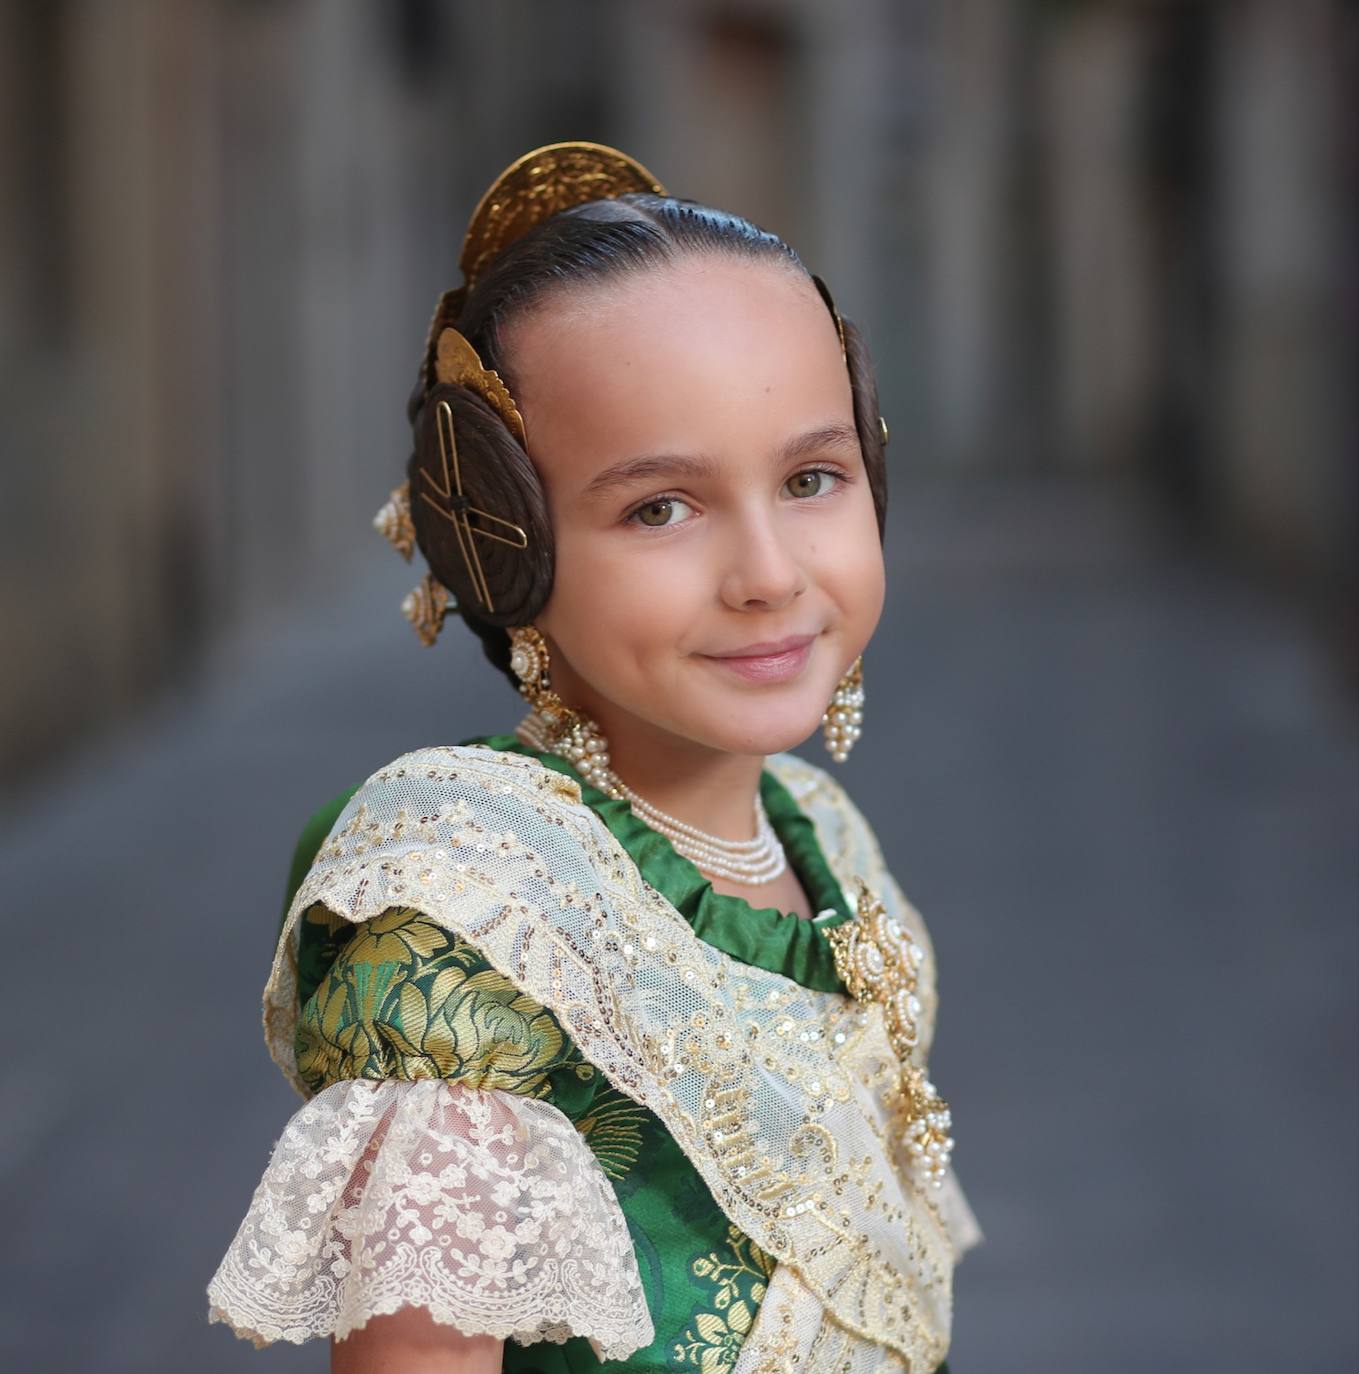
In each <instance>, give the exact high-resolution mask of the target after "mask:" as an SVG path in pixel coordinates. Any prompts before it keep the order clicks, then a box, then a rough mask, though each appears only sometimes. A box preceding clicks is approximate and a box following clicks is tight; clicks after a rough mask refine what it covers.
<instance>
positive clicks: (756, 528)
mask: <svg viewBox="0 0 1359 1374" xmlns="http://www.w3.org/2000/svg"><path fill="white" fill-rule="evenodd" d="M796 554H797V551H796V550H795V549H793V548H791V547H790V546H789V542H788V531H787V530H785V529H783V528H781V526H780V522H779V521H778V519H777V518H776V517H775V516H774V515H772V514H764V515H761V516H759V517H755V518H752V519H743V520H739V521H734V522H733V523H732V527H731V529H730V531H729V532H728V536H727V548H726V565H725V571H724V573H723V576H722V585H721V594H722V600H723V601H724V602H725V603H726V604H727V605H728V606H731V607H732V608H733V609H734V610H741V611H748V610H760V609H762V608H763V609H766V610H776V609H777V608H778V607H780V606H784V605H786V604H787V603H788V602H789V601H791V600H792V599H793V598H794V597H795V596H800V595H801V594H802V592H803V591H804V590H805V589H806V586H807V579H806V577H805V575H804V573H803V571H802V564H801V561H800V560H799V559H798V557H797V556H796Z"/></svg>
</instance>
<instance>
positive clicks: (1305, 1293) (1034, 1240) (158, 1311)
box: [0, 480, 1359, 1374]
mask: <svg viewBox="0 0 1359 1374" xmlns="http://www.w3.org/2000/svg"><path fill="white" fill-rule="evenodd" d="M893 502H894V512H893V520H892V527H891V531H890V540H889V563H890V571H891V592H890V594H889V603H888V610H887V614H886V616H885V619H884V623H883V626H882V628H881V630H880V632H879V635H878V637H877V638H876V639H875V641H874V644H873V645H872V646H871V648H870V650H869V652H868V654H867V655H866V656H865V685H866V689H867V694H868V701H867V709H866V722H865V728H866V734H865V737H864V741H863V742H862V743H861V744H860V746H859V747H858V749H857V751H856V753H855V755H854V756H853V757H852V758H851V760H850V762H849V763H848V764H847V765H846V766H845V767H844V769H843V770H842V774H841V775H842V776H843V777H844V779H845V781H846V783H847V785H848V786H849V788H850V790H851V792H852V793H853V795H854V796H855V797H856V799H857V800H858V801H859V803H860V805H861V806H862V807H863V809H864V810H865V811H866V812H867V814H868V815H869V817H870V819H871V820H872V821H873V822H874V824H875V825H876V827H877V829H878V834H879V837H880V839H881V841H882V843H883V847H884V849H885V851H886V852H887V854H888V857H889V860H890V862H891V864H892V867H893V870H894V871H895V873H896V875H897V877H898V879H899V880H900V882H901V883H902V885H903V887H904V888H905V890H906V892H907V893H908V895H909V896H910V897H911V898H912V900H913V901H914V902H915V904H916V905H917V906H918V907H919V908H920V909H921V911H922V912H923V914H924V916H925V918H926V920H927V922H928V924H929V927H930V931H931V934H932V936H933V938H934V942H935V945H936V948H937V952H938V956H939V964H940V986H941V994H942V996H941V1010H940V1024H939V1031H938V1038H937V1041H936V1049H935V1055H934V1061H933V1066H932V1072H933V1076H934V1078H935V1081H936V1082H937V1083H938V1084H939V1086H940V1089H941V1091H942V1092H943V1093H944V1095H945V1096H946V1097H947V1098H948V1099H949V1101H950V1103H951V1104H952V1106H953V1110H954V1117H955V1120H956V1122H957V1128H956V1136H957V1140H958V1148H957V1152H956V1155H955V1163H956V1165H957V1167H958V1170H959V1174H960V1177H961V1179H962V1181H963V1183H964V1185H965V1187H966V1188H967V1190H968V1194H969V1196H970V1198H971V1200H972V1203H973V1206H974V1208H975V1210H976V1212H977V1214H978V1218H979V1220H980V1222H981V1224H982V1227H983V1229H984V1230H985V1232H986V1237H987V1239H986V1243H985V1244H984V1245H983V1246H982V1247H981V1248H980V1249H979V1250H976V1251H974V1252H973V1253H972V1254H971V1255H970V1256H969V1257H968V1258H967V1259H966V1260H965V1262H964V1263H963V1265H962V1266H961V1267H960V1269H959V1270H958V1273H957V1277H956V1282H955V1305H956V1317H955V1339H954V1349H953V1354H952V1356H951V1359H950V1364H951V1367H952V1369H953V1370H954V1374H1000V1372H1001V1371H1009V1370H1017V1371H1029V1370H1033V1371H1039V1370H1053V1369H1059V1368H1060V1369H1063V1370H1072V1371H1080V1374H1086V1372H1087V1371H1089V1372H1091V1374H1105V1372H1106V1371H1107V1374H1134V1371H1136V1374H1146V1371H1151V1370H1155V1371H1157V1374H1173V1372H1175V1371H1191V1370H1192V1371H1194V1374H1213V1372H1214V1371H1222V1374H1228V1371H1230V1374H1256V1372H1257V1371H1258V1374H1303V1372H1304V1371H1336V1374H1339V1372H1340V1371H1346V1372H1347V1374H1348V1372H1350V1371H1353V1370H1354V1368H1355V1367H1356V1361H1359V1333H1357V1332H1356V1293H1359V1239H1357V1237H1359V1200H1357V1197H1356V1194H1357V1192H1359V1177H1357V1171H1356V1160H1357V1159H1359V1099H1357V1095H1356V1061H1357V1059H1359V1045H1357V1041H1359V1036H1357V1035H1356V1027H1357V1025H1359V1016H1357V1014H1356V986H1357V984H1359V953H1357V950H1356V924H1357V922H1359V853H1357V851H1356V836H1359V733H1357V732H1356V722H1355V711H1354V703H1353V700H1352V699H1351V698H1349V697H1347V696H1346V694H1345V689H1344V688H1343V687H1342V685H1341V684H1340V682H1339V681H1338V680H1337V676H1336V675H1335V674H1334V673H1333V671H1332V670H1331V667H1330V665H1329V664H1328V662H1327V660H1326V658H1325V655H1324V653H1323V651H1322V649H1321V647H1320V645H1319V644H1318V642H1317V641H1316V639H1315V638H1314V637H1313V635H1312V634H1311V632H1310V631H1309V629H1308V627H1307V625H1306V624H1305V622H1304V621H1303V619H1302V618H1301V617H1300V616H1299V614H1298V613H1297V611H1296V610H1295V609H1294V608H1292V607H1291V606H1290V605H1289V604H1288V603H1287V601H1285V600H1284V599H1282V598H1281V597H1279V596H1277V595H1276V594H1273V593H1270V592H1268V591H1266V590H1262V589H1261V588H1260V587H1258V586H1252V585H1250V584H1249V583H1247V582H1245V581H1243V580H1242V579H1240V578H1239V577H1236V576H1234V575H1232V574H1231V573H1229V572H1228V571H1226V570H1225V569H1224V568H1223V567H1221V566H1220V565H1219V564H1217V563H1215V562H1214V561H1213V560H1211V559H1210V558H1208V557H1207V556H1206V555H1205V554H1203V553H1202V552H1199V551H1196V550H1195V549H1193V548H1192V547H1186V546H1183V545H1182V544H1181V543H1180V542H1179V541H1178V540H1177V538H1176V537H1175V536H1174V534H1173V532H1172V531H1171V529H1170V528H1169V527H1168V526H1166V525H1164V524H1163V523H1162V522H1161V521H1160V520H1159V519H1158V518H1157V516H1156V514H1155V511H1154V508H1152V507H1151V506H1150V505H1148V504H1147V503H1146V502H1145V501H1143V500H1142V499H1140V498H1139V497H1138V496H1137V495H1136V493H1134V492H1128V491H1123V490H1120V489H1118V488H1101V487H1085V488H1082V487H1076V486H1071V485H1064V484H1062V483H1055V482H1052V481H1045V482H1043V483H1039V484H1032V483H1024V482H1013V481H1012V482H1008V483H997V482H993V481H982V480H974V481H967V482H961V483H945V482H937V483H923V482H922V483H917V484H916V485H914V486H910V485H907V486H902V487H900V488H899V489H898V490H897V491H895V492H894V494H893ZM366 538H368V535H367V532H366V531H358V532H356V534H355V540H356V543H357V544H359V545H363V544H364V541H365V539H366ZM375 542H376V541H375ZM346 563H347V565H348V573H347V574H346V575H345V576H344V577H343V578H342V579H341V580H339V581H337V582H336V583H335V584H334V585H333V586H332V587H331V588H330V589H329V591H328V592H326V593H325V594H324V595H315V596H313V597H311V598H310V599H309V600H308V601H306V602H305V603H302V604H295V605H292V606H287V605H281V606H280V608H279V610H278V613H277V616H276V619H275V620H274V622H273V623H272V624H270V625H268V626H264V627H261V628H259V629H258V630H257V631H256V632H255V633H254V634H252V635H251V636H250V637H248V638H237V639H235V640H233V641H231V642H230V643H228V644H226V645H224V646H223V647H222V648H221V649H220V650H219V651H218V653H217V654H216V656H215V657H214V659H213V661H212V662H211V664H210V665H208V668H207V670H206V671H204V672H202V673H200V674H199V675H198V676H197V677H196V678H195V680H194V681H193V682H192V683H188V684H185V685H183V686H182V687H181V688H180V689H178V691H177V692H176V693H175V694H174V695H173V696H172V697H170V698H167V699H166V700H165V701H164V702H163V703H162V704H161V706H160V707H159V708H158V709H156V710H155V711H153V712H150V713H148V714H147V715H146V716H145V717H144V718H142V719H141V720H139V721H138V722H137V723H136V724H135V725H134V726H131V727H129V728H128V729H127V730H125V731H124V732H122V733H121V734H119V735H118V736H117V738H115V739H112V740H107V741H104V742H102V743H100V744H97V745H87V746H84V747H82V748H80V749H78V750H77V751H75V752H74V753H73V755H72V756H71V757H70V758H69V759H68V760H67V761H66V762H65V763H63V764H62V766H61V767H59V768H58V769H56V770H54V771H53V773H52V775H51V776H50V777H49V778H48V779H47V781H46V782H45V784H44V785H43V786H42V787H41V788H40V789H38V788H29V789H28V790H26V791H25V792H24V793H23V794H22V795H21V796H18V797H11V798H9V799H8V805H7V807H6V811H5V825H4V830H3V832H2V833H0V891H3V893H4V903H5V906H4V910H5V940H6V948H7V959H6V963H5V974H6V986H7V1006H8V1023H9V1031H10V1043H11V1044H12V1045H13V1046H14V1047H15V1048H16V1051H17V1052H16V1053H15V1054H14V1055H6V1056H5V1062H4V1066H3V1068H2V1069H0V1075H3V1078H2V1079H0V1083H2V1084H3V1102H4V1113H3V1121H4V1126H3V1135H2V1136H0V1176H2V1177H3V1186H4V1197H5V1208H4V1216H5V1220H6V1222H7V1227H6V1230H7V1235H6V1238H5V1243H4V1246H3V1255H4V1258H3V1261H2V1263H3V1266H4V1268H3V1272H2V1273H0V1365H2V1366H3V1367H4V1368H5V1369H13V1370H54V1371H67V1370H80V1371H83V1370H92V1371H93V1370H98V1371H109V1372H110V1374H122V1371H161V1370H165V1371H171V1370H190V1369H191V1370H194V1371H204V1372H205V1374H206V1372H207V1371H232V1370H250V1369H254V1370H265V1369H273V1370H285V1369H288V1370H316V1371H320V1370H324V1369H326V1368H327V1358H326V1351H325V1348H324V1346H323V1345H321V1344H319V1343H316V1344H313V1345H311V1346H304V1347H301V1348H291V1347H289V1348H279V1347H275V1348H271V1349H269V1350H266V1351H263V1352H255V1351H254V1350H252V1349H251V1348H250V1347H249V1346H248V1345H247V1344H245V1343H244V1342H241V1341H237V1340H235V1339H234V1338H233V1337H232V1336H231V1335H230V1333H229V1332H228V1331H227V1330H226V1329H225V1328H224V1327H221V1326H212V1327H209V1326H208V1325H207V1324H206V1320H205V1317H206V1302H205V1298H204V1292H203V1290H204V1286H205V1285H206V1283H207V1281H208V1278H209V1277H210V1275H211V1273H212V1271H213V1269H214V1267H215V1266H216V1263H217V1260H218V1258H219V1257H220V1255H221V1252H222V1251H223V1249H224V1248H225V1246H226V1244H227V1243H228V1241H229V1240H230V1238H231V1235H232V1234H233V1232H234V1229H235V1227H236V1225H237V1223H238V1221H239V1219H240V1217H241V1215H242V1214H243V1212H244V1210H245V1208H246V1206H247V1204H248V1202H249V1198H250V1193H251V1190H252V1189H253V1187H254V1184H255V1182H256V1181H257V1179H258V1177H259V1174H260V1172H261V1170H262V1169H263V1167H264V1165H265V1162H266V1160H267V1158H268V1154H269V1150H270V1148H271V1146H272V1144H273V1141H274V1140H275V1139H276V1138H277V1136H278V1134H279V1132H280V1131H281V1129H282V1126H283V1123H284V1122H285V1121H286V1120H287V1118H288V1116H289V1114H290V1113H291V1112H292V1111H293V1110H294V1109H295V1108H296V1106H297V1104H298V1099H297V1098H296V1097H295V1096H294V1095H293V1093H292V1091H291V1089H289V1088H288V1087H287V1086H286V1085H285V1084H284V1082H283V1080H282V1078H281V1077H280V1075H279V1074H278V1072H277V1070H276V1069H275V1068H274V1067H273V1065H272V1064H271V1063H270V1061H269V1059H268V1057H267V1055H266V1053H265V1050H264V1046H263V1041H262V1039H261V1035H260V1029H259V995H260V990H261V987H262V984H263V980H264V976H265V973H266V970H267V966H268V962H269V957H270V953H271V944H272V938H273V934H274V928H275V923H276V920H277V917H278V908H279V903H280V899H281V896H282V887H283V881H284V875H285V872H286V867H287V860H288V854H289V851H290V849H291V846H292V844H293V841H294V839H295V837H296V834H297V831H298V829H299V827H300V825H301V824H302V822H303V821H304V819H305V818H306V816H307V815H308V814H309V813H310V811H311V810H312V809H313V808H314V807H316V806H317V805H318V804H319V803H321V802H322V801H323V800H325V799H327V798H329V797H331V796H332V795H334V794H335V793H336V792H338V791H340V790H341V789H342V788H344V787H346V786H350V785H353V784H355V783H357V782H359V781H360V780H361V779H362V778H363V777H365V776H367V774H368V773H370V772H371V771H373V770H374V769H375V768H377V767H379V766H380V765H382V764H383V763H385V762H387V761H388V760H389V759H391V758H392V757H394V756H395V755H397V754H399V753H401V752H403V751H405V750H407V749H411V748H415V747H418V746H421V745H427V744H436V743H450V742H456V741H457V740H458V739H461V738H463V737H465V736H468V735H472V734H478V733H484V732H487V731H492V730H499V729H508V728H510V727H511V726H512V725H513V723H514V721H515V719H517V715H518V710H517V706H518V701H517V698H516V697H515V696H514V695H513V693H512V692H511V691H510V690H509V688H508V687H507V686H505V685H503V684H500V683H498V681H497V679H496V678H495V677H494V675H493V674H492V672H491V671H490V669H489V668H488V667H487V666H486V665H485V664H484V663H483V662H482V660H481V658H480V654H479V650H477V649H475V647H474V645H473V643H472V642H471V639H470V636H463V637H461V638H459V637H458V636H456V635H453V636H449V637H447V640H446V642H444V643H441V644H440V645H438V646H437V647H436V649H434V650H423V649H421V648H420V647H419V646H418V644H417V643H416V641H415V639H414V636H413V635H411V633H410V631H409V629H408V628H407V627H406V625H405V623H404V621H402V619H401V617H400V615H399V613H398V611H397V602H398V601H399V599H400V597H401V595H402V594H404V592H405V590H406V589H407V587H408V586H409V585H410V583H411V582H412V581H413V577H412V576H411V574H410V570H409V569H408V568H406V567H405V566H404V565H402V564H401V563H400V560H398V559H396V558H395V557H394V556H391V555H389V554H386V553H385V551H384V550H382V549H381V548H380V547H374V548H372V549H371V550H368V549H366V548H365V549H363V550H362V551H358V552H355V551H351V550H348V549H343V548H337V550H336V564H337V566H341V565H345V564H346ZM95 689H97V688H96V687H95V686H94V685H92V690H95ZM805 751H806V752H807V754H808V756H809V757H811V758H812V759H814V760H816V761H818V762H826V756H825V755H824V753H823V752H822V751H821V749H820V747H819V742H817V741H812V742H810V743H809V744H808V745H807V746H806V747H805Z"/></svg>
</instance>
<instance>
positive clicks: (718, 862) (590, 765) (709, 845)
mask: <svg viewBox="0 0 1359 1374" xmlns="http://www.w3.org/2000/svg"><path fill="white" fill-rule="evenodd" d="M515 736H516V738H517V739H519V740H520V742H521V743H524V744H527V745H528V746H529V747H530V748H531V749H538V750H540V751H542V752H544V753H550V754H556V755H557V756H558V757H559V758H564V759H565V760H566V761H567V762H568V763H570V764H572V765H573V766H574V767H575V768H576V770H577V771H578V772H579V773H580V774H581V776H582V777H584V778H585V779H586V781H587V782H589V783H592V784H593V785H594V786H595V787H598V788H599V789H600V791H602V792H607V793H608V794H609V795H610V796H611V797H624V798H626V799H627V801H628V803H629V804H630V805H631V807H632V810H633V813H634V814H635V815H636V816H637V817H638V818H639V819H640V820H642V821H643V822H644V823H645V824H647V825H649V826H650V827H651V828H652V829H653V830H657V831H659V832H660V833H661V834H662V835H664V836H665V837H666V839H668V840H669V841H670V843H671V844H672V845H673V846H674V848H675V852H676V853H678V854H682V855H684V857H685V858H686V859H688V860H689V862H690V863H692V864H693V865H694V867H695V868H697V869H698V870H699V872H700V873H703V874H704V875H705V876H707V877H709V878H728V879H730V880H731V881H732V882H736V883H748V884H750V885H751V886H754V887H759V886H761V885H762V884H764V883H772V882H773V881H774V879H775V878H777V877H778V876H779V875H780V874H781V873H783V872H784V870H785V869H786V868H787V867H788V859H787V856H786V855H785V854H784V852H783V844H782V842H781V841H780V840H779V837H778V835H777V833H776V832H775V830H774V827H773V825H771V824H770V821H769V816H768V814H767V813H766V811H765V809H764V799H763V798H762V797H761V796H760V794H759V793H758V792H757V793H756V794H755V838H754V839H753V840H726V839H723V838H722V836H720V835H712V834H709V833H708V831H706V830H700V829H699V828H698V827H697V826H693V825H689V824H687V823H686V822H685V821H682V820H680V819H679V818H678V817H677V816H672V815H670V814H669V813H668V812H665V811H662V810H661V809H660V808H659V807H656V806H653V805H652V804H651V803H650V802H649V801H647V800H646V798H645V797H642V796H639V795H638V794H637V793H636V792H634V791H633V790H632V788H631V787H629V786H628V785H627V783H625V782H624V781H623V780H622V778H620V777H619V776H618V774H617V773H615V772H614V771H613V769H612V768H611V767H610V766H609V754H608V747H607V745H606V744H605V741H604V736H603V734H602V733H601V732H600V730H599V727H598V726H597V725H594V724H593V722H589V721H585V720H582V721H580V722H579V723H578V724H577V725H576V726H574V727H573V728H572V729H571V730H570V731H568V733H567V734H566V736H565V737H564V738H562V739H557V740H554V735H553V731H552V729H551V726H550V723H549V722H548V721H547V720H545V719H544V718H543V716H542V715H541V714H540V713H539V712H537V711H531V712H529V714H528V715H527V716H525V717H524V719H523V720H522V721H520V723H519V725H518V727H517V728H516V730H515Z"/></svg>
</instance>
